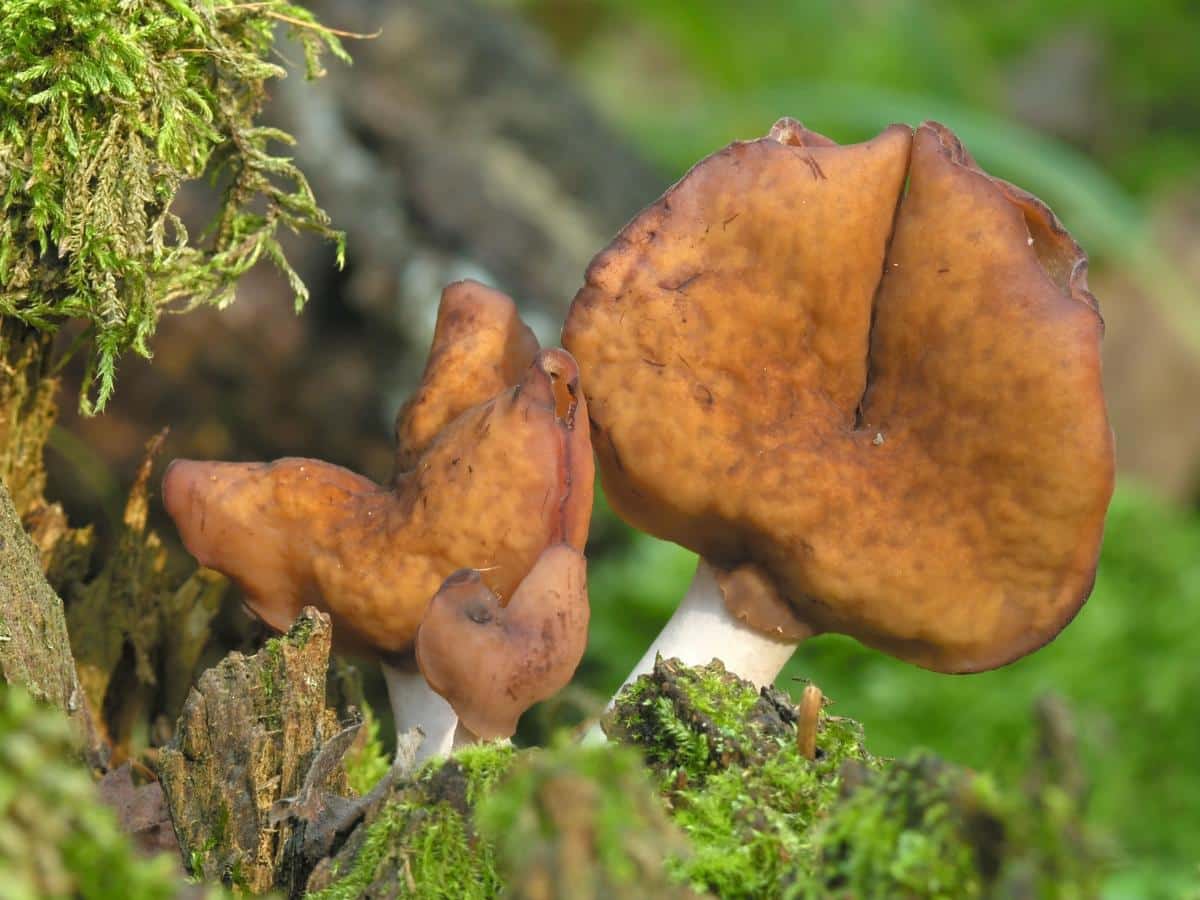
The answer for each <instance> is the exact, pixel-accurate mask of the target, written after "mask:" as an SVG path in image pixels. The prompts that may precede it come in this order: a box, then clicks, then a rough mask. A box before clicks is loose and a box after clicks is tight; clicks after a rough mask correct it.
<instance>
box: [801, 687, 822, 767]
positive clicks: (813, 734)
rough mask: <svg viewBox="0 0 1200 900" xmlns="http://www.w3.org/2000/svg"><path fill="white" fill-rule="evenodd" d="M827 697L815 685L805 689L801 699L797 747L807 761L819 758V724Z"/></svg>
mask: <svg viewBox="0 0 1200 900" xmlns="http://www.w3.org/2000/svg"><path fill="white" fill-rule="evenodd" d="M824 700H825V695H824V694H822V693H821V689H820V688H819V687H817V686H816V685H815V684H810V685H808V686H807V687H805V688H804V693H803V695H801V697H800V715H799V721H798V722H797V723H796V746H797V747H799V749H800V752H801V753H802V754H804V758H805V759H816V758H817V723H818V721H819V720H820V717H821V705H822V703H823V702H824Z"/></svg>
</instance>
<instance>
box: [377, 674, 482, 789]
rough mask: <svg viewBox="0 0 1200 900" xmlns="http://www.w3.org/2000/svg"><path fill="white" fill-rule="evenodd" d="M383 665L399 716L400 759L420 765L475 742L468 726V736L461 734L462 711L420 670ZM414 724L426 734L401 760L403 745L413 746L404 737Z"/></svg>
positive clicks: (394, 709)
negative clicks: (448, 701) (458, 711)
mask: <svg viewBox="0 0 1200 900" xmlns="http://www.w3.org/2000/svg"><path fill="white" fill-rule="evenodd" d="M382 668H383V677H384V680H386V681H387V686H388V696H389V697H390V698H391V701H392V715H393V716H394V717H395V720H396V738H397V740H396V747H397V762H408V763H410V764H412V765H420V764H421V763H423V762H424V761H425V760H427V759H430V758H432V757H434V756H447V755H449V753H450V751H451V750H453V749H454V748H455V747H459V746H461V745H462V744H464V743H470V742H471V738H470V735H469V732H466V731H465V729H462V731H463V734H464V735H465V736H466V739H464V738H461V737H457V735H458V732H459V731H460V729H459V727H458V715H457V714H456V713H455V712H454V710H453V709H452V708H451V706H450V704H449V703H447V702H446V701H445V699H444V698H443V697H442V696H441V695H440V694H438V693H437V692H436V691H434V689H433V688H431V687H430V686H429V682H427V681H426V680H425V678H424V676H423V675H422V674H421V673H420V671H419V670H417V669H413V670H412V671H408V670H405V669H401V668H397V667H396V666H390V665H388V664H387V663H383V664H382ZM414 728H419V729H421V732H422V733H423V734H424V735H425V737H424V739H423V740H421V742H420V743H419V744H418V745H417V747H416V751H415V753H414V754H413V755H412V757H411V759H410V760H401V759H400V758H399V757H400V755H401V753H402V752H404V751H403V749H402V748H405V747H406V746H407V747H409V748H411V746H412V745H411V741H405V740H404V736H405V735H406V734H408V733H409V732H410V731H412V730H413V729H414ZM456 738H457V739H456Z"/></svg>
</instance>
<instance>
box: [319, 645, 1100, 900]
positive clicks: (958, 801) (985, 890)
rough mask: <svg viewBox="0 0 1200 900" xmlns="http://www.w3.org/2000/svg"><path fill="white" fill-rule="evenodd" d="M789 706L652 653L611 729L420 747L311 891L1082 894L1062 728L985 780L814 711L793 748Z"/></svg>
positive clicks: (1092, 867)
mask: <svg viewBox="0 0 1200 900" xmlns="http://www.w3.org/2000/svg"><path fill="white" fill-rule="evenodd" d="M797 715H798V713H797V710H796V708H795V707H794V706H793V705H792V704H791V702H790V699H789V698H788V697H786V695H783V694H781V693H779V692H778V691H775V690H773V689H767V690H764V691H758V690H756V689H755V688H754V687H753V686H752V685H750V684H749V683H747V682H744V681H741V680H740V679H737V678H736V677H735V676H732V675H730V674H729V673H727V672H725V671H724V669H723V668H722V667H721V666H720V664H714V665H710V666H705V667H701V668H698V669H691V668H688V667H686V666H683V665H681V664H679V663H678V662H676V661H671V660H667V661H660V662H659V664H658V665H656V666H655V669H654V672H653V673H652V674H651V675H649V676H646V677H644V678H642V679H639V680H638V681H637V682H636V683H635V684H633V685H631V686H630V687H629V688H628V689H627V690H626V691H625V692H624V693H623V694H622V695H621V696H620V697H619V698H618V700H617V703H616V705H615V708H614V710H613V713H612V716H611V717H610V719H609V721H608V723H607V727H608V728H609V730H610V731H611V733H612V734H613V735H615V736H618V737H619V738H620V739H621V740H623V741H625V742H626V743H627V744H628V745H627V746H622V745H621V744H620V743H617V742H615V741H614V742H609V743H607V744H604V745H601V746H597V747H580V746H578V745H575V744H573V743H569V742H563V743H560V744H558V745H556V746H554V747H552V748H550V749H548V750H530V751H522V752H521V753H519V754H516V755H515V756H514V753H513V751H511V750H509V749H507V748H503V749H502V748H498V747H496V746H489V745H483V746H480V747H475V748H470V749H466V750H464V751H461V752H460V753H459V754H458V755H457V756H456V757H455V758H454V759H453V760H451V761H449V762H432V763H430V764H428V765H427V766H426V767H425V768H424V769H423V770H422V771H421V772H420V773H419V774H418V776H417V777H416V779H415V780H414V782H412V783H411V784H408V785H405V786H402V787H398V788H396V789H395V790H394V797H393V799H392V801H391V802H389V804H388V805H387V806H386V807H385V808H384V811H383V814H382V815H380V816H379V817H378V818H377V819H376V820H375V822H374V823H373V824H372V825H371V826H370V829H369V832H368V833H367V835H366V838H365V840H364V841H363V844H362V846H361V847H360V849H359V852H358V853H357V856H355V857H354V858H353V862H352V863H350V868H349V869H348V870H347V874H346V875H345V877H343V878H342V879H341V880H340V881H338V882H336V883H335V884H334V885H333V886H332V887H331V888H329V889H327V890H326V891H324V892H323V893H321V894H319V895H317V896H321V897H336V898H354V897H364V896H392V895H398V896H418V897H450V896H454V897H492V896H495V895H496V894H497V893H498V892H500V891H501V890H503V891H504V893H506V894H507V895H508V896H512V897H518V898H519V897H535V896H536V897H544V896H596V897H606V896H613V897H617V896H619V897H634V898H636V897H654V898H669V897H680V896H694V894H696V893H705V894H711V895H715V896H719V897H724V898H758V897H772V898H777V897H778V898H822V897H829V896H848V897H861V898H869V897H886V898H891V897H898V898H951V897H954V898H958V897H962V898H972V897H983V896H1047V897H1049V896H1054V897H1063V898H1075V897H1088V896H1094V894H1095V887H1096V879H1097V877H1098V874H1097V873H1099V872H1101V871H1102V869H1101V868H1100V867H1099V866H1097V864H1096V863H1097V856H1096V853H1095V850H1094V844H1093V843H1092V842H1091V840H1090V837H1089V836H1088V835H1087V834H1086V832H1084V831H1083V830H1082V829H1081V827H1080V824H1079V823H1080V808H1079V802H1080V801H1079V797H1080V792H1079V791H1077V790H1076V789H1075V788H1074V787H1072V785H1074V784H1075V783H1076V781H1077V776H1075V775H1074V774H1071V771H1072V767H1071V766H1070V765H1069V761H1070V753H1071V749H1070V746H1069V742H1064V741H1062V740H1061V739H1060V740H1058V741H1044V742H1043V744H1044V745H1045V749H1044V750H1043V751H1042V752H1041V753H1040V754H1039V757H1038V759H1037V760H1036V761H1035V762H1036V764H1035V765H1034V766H1033V768H1032V769H1031V770H1030V771H1029V772H1027V774H1026V778H1025V780H1024V787H1022V788H1013V787H1008V788H1007V789H1004V790H1001V789H1000V788H998V787H997V786H996V784H995V783H994V782H993V781H992V780H991V779H990V778H988V777H986V776H980V775H976V774H974V773H972V772H970V771H969V770H966V769H964V768H962V767H959V766H955V765H953V764H950V763H946V762H942V761H941V760H939V759H937V758H936V757H934V756H932V755H929V754H918V755H915V756H913V757H911V758H906V759H904V760H901V761H899V762H895V761H890V760H883V759H880V758H877V757H875V756H873V755H872V754H871V753H869V752H868V751H867V749H866V748H865V746H864V741H863V731H862V728H861V727H860V726H859V725H858V723H857V722H854V721H852V720H850V719H845V718H840V717H836V716H828V715H824V714H822V715H821V716H820V717H819V719H818V725H817V736H816V754H815V758H814V759H811V760H810V759H807V758H806V757H805V756H804V755H803V754H802V752H801V751H800V749H799V747H798V744H797V734H796V720H797ZM647 763H648V765H647Z"/></svg>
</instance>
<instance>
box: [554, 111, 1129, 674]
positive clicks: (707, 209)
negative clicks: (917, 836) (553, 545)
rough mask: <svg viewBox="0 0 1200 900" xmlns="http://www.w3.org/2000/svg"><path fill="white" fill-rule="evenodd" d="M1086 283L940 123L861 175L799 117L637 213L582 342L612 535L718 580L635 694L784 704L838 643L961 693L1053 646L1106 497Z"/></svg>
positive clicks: (1095, 321)
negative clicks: (725, 669) (721, 671)
mask: <svg viewBox="0 0 1200 900" xmlns="http://www.w3.org/2000/svg"><path fill="white" fill-rule="evenodd" d="M906 183H907V189H905V185H906ZM1086 271H1087V263H1086V257H1085V256H1084V254H1083V252H1082V251H1081V250H1080V248H1079V247H1078V246H1077V245H1076V244H1075V242H1074V241H1073V240H1072V239H1071V238H1070V236H1069V235H1068V234H1067V233H1066V231H1065V230H1064V229H1063V228H1062V226H1061V225H1060V224H1059V222H1058V221H1057V219H1055V217H1054V216H1053V214H1052V213H1051V212H1050V210H1049V209H1047V208H1046V206H1045V205H1043V204H1042V203H1041V202H1040V201H1038V200H1037V199H1036V198H1034V197H1032V196H1030V195H1029V194H1027V193H1025V192H1023V191H1021V190H1019V189H1017V188H1015V187H1013V186H1012V185H1009V184H1007V183H1005V182H1003V181H1000V180H998V179H995V178H991V177H989V176H988V175H986V174H984V173H983V172H982V171H980V170H979V168H978V167H977V166H976V165H975V164H974V162H973V161H972V160H971V158H970V157H969V156H968V154H967V153H966V151H965V150H964V149H963V148H962V146H961V145H960V144H959V142H958V141H957V139H956V138H955V137H954V136H953V135H952V134H951V133H950V132H949V131H948V130H947V129H946V128H944V127H942V126H940V125H937V124H932V123H929V124H925V125H922V126H921V127H920V128H918V129H917V130H916V133H915V135H914V134H913V132H912V131H911V130H910V129H909V128H907V127H905V126H892V127H890V128H888V129H886V130H885V131H884V132H883V133H882V134H880V135H879V136H878V137H876V138H874V139H873V140H871V141H868V142H866V143H863V144H857V145H852V146H844V147H842V146H837V145H835V144H834V143H833V142H831V141H829V140H828V139H827V138H824V137H821V136H820V135H816V134H813V133H812V132H809V131H807V130H805V129H804V128H803V127H802V126H800V125H799V124H798V123H796V122H794V121H792V120H788V119H785V120H782V121H781V122H779V123H778V124H777V125H776V126H775V127H774V128H773V129H772V131H771V133H770V135H768V137H766V138H763V139H761V140H755V141H748V142H744V143H735V144H733V145H731V146H730V147H728V148H726V149H724V150H722V151H720V152H718V153H716V154H715V155H713V156H711V157H709V158H707V159H705V160H703V161H702V162H700V163H699V164H698V165H697V166H696V167H695V168H693V169H692V170H691V171H690V172H689V173H688V174H687V175H686V176H685V177H684V178H683V179H682V180H681V181H680V182H679V183H678V184H676V185H675V186H674V187H672V188H671V189H670V190H669V191H668V192H667V193H666V194H665V195H664V196H663V197H662V198H661V199H660V200H659V201H658V202H657V203H655V204H653V205H652V206H650V207H649V208H647V209H646V210H645V211H643V212H642V213H641V214H640V215H638V216H637V217H636V218H635V219H634V220H633V222H632V223H630V224H629V225H628V226H627V227H626V228H625V229H624V230H623V231H622V232H621V233H620V235H619V236H618V237H617V238H616V240H615V241H614V242H613V243H612V244H611V245H610V246H609V247H608V248H607V249H605V250H604V251H603V252H602V253H600V254H599V255H598V256H597V257H596V259H595V260H594V261H593V262H592V265H591V267H590V268H589V270H588V273H587V280H586V285H585V286H584V287H583V289H582V290H580V292H579V293H578V295H577V296H576V297H575V300H574V302H573V304H572V307H571V311H570V314H569V316H568V319H567V322H566V326H565V328H564V331H563V345H564V346H565V347H566V348H567V349H569V350H570V351H571V352H572V353H573V354H574V355H575V357H576V358H577V359H578V361H579V365H580V368H581V370H582V371H583V373H584V378H585V385H584V387H585V392H586V393H587V397H588V403H589V407H590V411H591V413H590V414H591V418H592V437H593V443H594V445H595V448H596V452H597V456H598V460H599V465H600V471H601V477H602V481H603V484H604V487H605V491H606V493H607V496H608V497H609V499H610V501H611V503H612V505H613V507H614V508H615V509H616V510H617V512H618V513H619V514H620V515H622V516H623V517H624V518H625V519H626V520H627V521H629V522H630V523H631V524H633V525H635V526H636V527H638V528H641V529H643V530H646V531H648V532H650V533H651V534H654V535H656V536H658V537H662V538H666V539H669V540H673V541H676V542H677V543H680V544H682V545H683V546H685V547H688V548H690V549H692V550H694V551H696V552H697V553H699V554H700V556H701V563H700V565H699V568H698V571H697V576H696V579H695V581H694V582H693V585H692V587H691V589H690V590H689V593H688V595H687V596H686V597H685V599H684V601H683V603H682V604H681V607H680V612H677V613H676V615H675V617H674V618H673V619H672V620H671V622H669V623H668V625H667V626H666V628H665V629H664V632H663V634H662V635H660V637H659V639H658V640H657V641H656V642H655V644H654V646H653V647H651V649H650V650H649V651H648V653H647V654H646V657H645V658H644V659H643V660H642V662H641V663H640V664H639V666H638V669H637V670H635V673H634V674H635V675H636V674H638V673H639V672H642V671H647V670H648V669H649V667H650V666H652V665H653V661H654V658H655V655H656V654H657V653H659V652H661V653H663V654H664V655H668V656H680V657H682V658H683V659H684V660H685V661H688V662H693V663H700V662H707V661H708V660H709V659H710V658H712V657H713V656H719V657H721V658H722V659H724V661H725V662H726V664H727V665H728V666H729V667H730V668H731V669H733V670H735V671H738V672H739V674H742V675H743V676H745V677H748V678H751V679H753V680H755V681H757V682H759V683H766V682H769V681H771V680H773V679H774V677H775V675H776V674H777V673H778V671H779V669H780V668H781V667H782V665H783V663H784V662H785V661H786V660H787V658H788V656H789V655H790V654H791V652H792V650H793V648H794V646H795V644H796V643H797V642H798V641H800V640H802V639H803V638H805V637H806V636H808V635H811V634H817V633H821V632H839V633H842V634H848V635H851V636H853V637H856V638H858V639H859V640H861V641H863V642H864V643H866V644H868V645H870V646H873V647H876V648H879V649H881V650H884V651H886V652H888V653H890V654H892V655H894V656H897V657H899V658H901V659H904V660H907V661H909V662H912V663H915V664H917V665H921V666H924V667H927V668H930V669H935V670H939V671H946V672H974V671H980V670H984V669H989V668H993V667H996V666H1000V665H1003V664H1005V663H1007V662H1010V661H1012V660H1014V659H1017V658H1018V657H1020V656H1022V655H1024V654H1026V653H1029V652H1031V651H1032V650H1034V649H1036V648H1038V647H1040V646H1041V645H1043V644H1045V643H1046V642H1047V641H1049V640H1051V639H1052V638H1053V637H1054V636H1055V635H1056V634H1057V633H1058V632H1059V630H1060V629H1062V628H1063V627H1064V626H1065V625H1066V624H1067V623H1068V622H1069V621H1070V620H1071V618H1072V617H1073V616H1074V615H1075V614H1076V612H1077V611H1078V610H1079V608H1080V606H1081V605H1082V604H1083V602H1084V600H1085V599H1086V598H1087V596H1088V594H1089V592H1090V590H1091V586H1092V581H1093V578H1094V573H1095V568H1096V563H1097V557H1098V552H1099V547H1100V540H1101V535H1102V531H1103V523H1104V515H1105V511H1106V509H1107V506H1108V501H1109V497H1110V494H1111V491H1112V484H1113V442H1112V434H1111V431H1110V428H1109V424H1108V419H1107V415H1106V412H1105V405H1104V397H1103V394H1102V392H1101V381H1100V353H1099V345H1100V338H1101V335H1102V331H1103V323H1102V321H1101V319H1100V316H1099V313H1098V310H1097V306H1096V302H1095V300H1094V298H1093V297H1092V295H1091V294H1090V293H1089V292H1088V290H1087V282H1086ZM631 677H632V676H631Z"/></svg>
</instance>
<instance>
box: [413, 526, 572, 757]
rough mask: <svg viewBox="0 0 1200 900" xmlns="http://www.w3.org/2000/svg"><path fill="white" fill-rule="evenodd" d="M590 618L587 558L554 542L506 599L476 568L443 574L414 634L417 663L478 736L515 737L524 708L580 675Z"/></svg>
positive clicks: (555, 691)
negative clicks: (578, 669) (497, 594)
mask: <svg viewBox="0 0 1200 900" xmlns="http://www.w3.org/2000/svg"><path fill="white" fill-rule="evenodd" d="M588 617H589V609H588V596H587V563H586V562H585V560H584V557H583V554H582V553H580V552H579V551H578V550H577V549H576V548H574V547H572V546H570V545H569V544H556V545H554V546H552V547H549V548H547V549H546V550H545V551H544V552H543V553H542V555H541V556H540V557H538V561H537V563H536V564H535V565H534V567H533V569H532V570H531V571H530V573H529V575H528V576H527V577H526V578H525V579H524V580H523V581H522V582H521V584H520V585H519V586H518V587H517V590H516V593H514V594H513V595H512V597H511V598H509V599H507V600H506V599H505V598H502V597H497V596H496V594H495V593H493V592H492V591H491V590H489V588H488V586H487V585H486V584H485V583H484V582H483V579H482V577H481V576H480V573H479V572H477V571H475V570H472V569H465V570H463V571H461V572H456V573H454V574H453V575H451V576H450V577H449V578H448V579H446V582H445V583H444V584H443V585H442V588H441V590H440V591H438V594H437V596H436V597H434V599H433V603H431V604H430V606H429V612H428V613H426V615H425V619H424V620H423V621H422V622H421V628H420V630H419V631H418V632H417V642H416V655H417V663H418V665H420V667H421V673H422V674H423V675H424V676H425V680H426V681H428V682H429V686H430V687H432V688H433V689H434V690H435V691H437V692H438V693H439V694H441V695H442V696H443V697H445V698H446V700H447V701H448V702H449V703H450V705H451V706H452V707H453V708H454V711H455V712H456V713H457V714H458V717H459V720H460V721H461V722H462V724H463V725H465V726H466V727H467V729H469V730H470V731H471V732H473V733H474V734H475V735H476V736H477V737H481V738H485V739H491V738H504V737H510V736H511V735H512V733H513V732H514V731H516V728H517V720H518V719H519V718H520V716H521V714H522V713H523V712H525V710H527V709H528V708H529V707H530V706H532V705H533V704H534V703H536V702H538V701H539V700H545V699H546V698H547V697H551V696H553V695H554V694H556V693H558V691H560V690H561V689H562V688H564V687H565V686H566V685H567V683H568V682H569V681H570V680H571V676H572V675H574V674H575V669H576V667H577V666H578V665H579V661H580V660H581V659H582V658H583V651H584V649H585V648H586V646H587V626H588Z"/></svg>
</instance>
